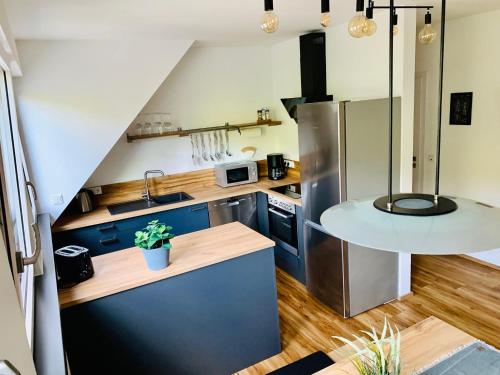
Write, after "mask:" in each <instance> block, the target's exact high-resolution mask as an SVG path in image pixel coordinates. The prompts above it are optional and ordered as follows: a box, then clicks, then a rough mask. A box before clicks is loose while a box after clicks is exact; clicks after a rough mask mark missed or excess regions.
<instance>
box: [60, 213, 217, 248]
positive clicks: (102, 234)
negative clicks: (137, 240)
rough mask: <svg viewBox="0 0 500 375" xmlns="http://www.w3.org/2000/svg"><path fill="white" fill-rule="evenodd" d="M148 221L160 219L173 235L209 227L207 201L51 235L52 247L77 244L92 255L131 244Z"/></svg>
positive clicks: (132, 244) (127, 246)
mask: <svg viewBox="0 0 500 375" xmlns="http://www.w3.org/2000/svg"><path fill="white" fill-rule="evenodd" d="M151 220H159V221H160V222H163V223H165V224H167V225H170V226H172V227H173V230H172V232H173V233H175V234H176V235H181V234H186V233H190V232H196V231H198V230H202V229H207V228H208V227H209V220H208V207H207V204H206V203H202V204H197V205H193V206H187V207H181V208H176V209H173V210H167V211H162V212H156V213H154V214H149V215H143V216H137V217H134V218H130V219H125V220H118V221H113V222H109V223H104V224H99V225H93V226H90V227H85V228H79V229H74V230H69V231H64V232H56V233H54V234H53V241H54V249H59V248H61V247H63V246H67V245H79V246H83V247H86V248H88V249H89V250H90V255H91V256H97V255H102V254H106V253H110V252H112V251H117V250H122V249H126V248H129V247H133V246H134V237H135V236H134V233H135V232H136V231H138V230H141V229H143V228H144V227H145V226H146V225H147V223H148V222H150V221H151Z"/></svg>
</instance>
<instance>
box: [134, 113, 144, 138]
mask: <svg viewBox="0 0 500 375" xmlns="http://www.w3.org/2000/svg"><path fill="white" fill-rule="evenodd" d="M143 117H144V116H143V115H142V114H138V115H137V117H136V118H135V120H134V128H133V134H134V135H139V136H140V135H142V134H143V132H144V129H143V127H144V126H143V120H144V118H143Z"/></svg>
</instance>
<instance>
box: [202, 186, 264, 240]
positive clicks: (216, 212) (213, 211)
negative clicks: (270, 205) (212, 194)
mask: <svg viewBox="0 0 500 375" xmlns="http://www.w3.org/2000/svg"><path fill="white" fill-rule="evenodd" d="M208 215H209V219H210V227H216V226H217V225H222V224H227V223H232V222H233V221H239V222H240V223H242V224H245V225H246V226H247V227H250V228H252V229H254V230H256V231H258V224H257V194H256V193H252V194H245V195H240V196H238V197H231V198H227V199H219V200H217V201H213V202H209V203H208Z"/></svg>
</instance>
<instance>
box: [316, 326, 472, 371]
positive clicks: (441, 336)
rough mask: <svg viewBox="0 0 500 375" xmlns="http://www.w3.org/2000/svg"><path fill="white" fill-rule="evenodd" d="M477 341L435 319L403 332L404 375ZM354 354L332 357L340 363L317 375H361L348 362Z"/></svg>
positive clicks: (342, 351)
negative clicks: (349, 357)
mask: <svg viewBox="0 0 500 375" xmlns="http://www.w3.org/2000/svg"><path fill="white" fill-rule="evenodd" d="M474 341H476V338H474V337H473V336H470V335H468V334H467V333H465V332H463V331H461V330H459V329H458V328H456V327H453V326H452V325H450V324H448V323H445V322H443V321H442V320H440V319H438V318H436V317H434V316H431V317H430V318H427V319H425V320H423V321H421V322H420V323H417V324H415V325H413V326H411V327H409V328H407V329H405V330H403V331H401V363H402V366H403V367H402V371H401V375H410V374H413V373H414V372H415V371H417V370H421V369H423V368H425V367H427V366H429V365H431V364H432V363H435V362H436V361H439V360H440V359H441V358H443V357H445V356H446V355H448V354H450V353H451V352H453V351H455V350H456V349H458V348H460V347H461V346H464V345H467V344H470V343H472V342H474ZM351 353H352V351H351V350H350V349H349V348H348V347H342V348H340V349H337V350H335V351H334V352H332V353H329V356H330V357H332V358H333V359H334V360H335V361H338V362H336V363H335V364H333V365H331V366H329V367H327V368H325V369H323V370H321V371H319V372H317V373H316V375H357V374H358V372H357V371H356V369H355V368H354V366H353V364H352V363H351V361H350V360H349V359H348V356H349V355H350V354H351ZM339 355H340V358H339ZM342 358H343V359H342ZM339 359H340V360H339Z"/></svg>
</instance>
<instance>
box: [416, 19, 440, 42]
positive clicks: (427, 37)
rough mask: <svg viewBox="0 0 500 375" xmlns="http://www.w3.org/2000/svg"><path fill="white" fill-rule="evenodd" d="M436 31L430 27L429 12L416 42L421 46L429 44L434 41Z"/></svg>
mask: <svg viewBox="0 0 500 375" xmlns="http://www.w3.org/2000/svg"><path fill="white" fill-rule="evenodd" d="M436 37H437V31H436V29H434V27H432V18H431V14H430V13H429V11H427V14H426V15H425V25H424V27H423V28H422V30H420V32H419V33H418V41H419V42H420V43H422V44H430V43H432V42H433V41H434V39H436Z"/></svg>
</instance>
